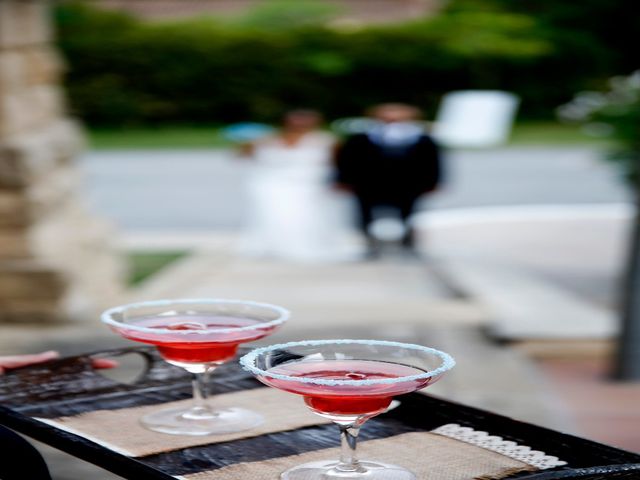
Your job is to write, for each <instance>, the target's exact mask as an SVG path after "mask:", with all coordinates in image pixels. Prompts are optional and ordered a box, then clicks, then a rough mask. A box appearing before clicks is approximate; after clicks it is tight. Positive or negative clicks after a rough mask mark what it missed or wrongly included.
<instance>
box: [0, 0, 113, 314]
mask: <svg viewBox="0 0 640 480" xmlns="http://www.w3.org/2000/svg"><path fill="white" fill-rule="evenodd" d="M49 8H50V5H49V2H48V1H47V0H0V323H1V322H52V321H64V320H69V319H77V318H85V319H87V317H88V316H93V315H95V312H96V311H97V310H98V309H100V308H102V307H103V306H106V305H109V304H111V303H113V302H114V301H116V300H117V297H118V296H119V294H120V293H121V289H122V286H123V282H122V277H123V275H122V273H123V268H122V267H123V263H122V261H121V260H120V258H119V256H118V255H117V253H116V252H115V250H114V249H113V248H112V241H113V232H112V231H111V230H110V228H109V227H108V226H107V225H106V224H105V223H104V222H101V221H99V220H98V219H96V218H95V217H93V216H91V215H89V214H88V213H87V212H86V211H85V209H84V208H83V205H82V203H81V201H80V200H79V198H78V196H77V193H76V192H77V190H78V188H77V187H78V183H79V174H78V171H77V167H76V165H75V160H76V159H77V157H78V155H79V154H80V153H81V152H82V149H83V146H84V138H83V134H82V130H81V128H80V126H79V125H78V123H77V122H75V121H74V120H72V119H71V118H69V117H68V116H67V114H66V113H65V99H64V92H63V89H62V86H61V81H62V80H61V78H62V73H63V69H64V63H63V61H62V59H61V58H60V56H59V54H58V51H57V50H56V49H55V47H54V46H53V44H52V42H53V34H52V26H51V18H50V13H51V12H50V11H49Z"/></svg>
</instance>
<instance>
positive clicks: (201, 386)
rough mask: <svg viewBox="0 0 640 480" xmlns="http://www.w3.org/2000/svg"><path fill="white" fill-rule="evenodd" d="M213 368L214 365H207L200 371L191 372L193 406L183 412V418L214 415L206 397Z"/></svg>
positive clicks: (207, 396)
mask: <svg viewBox="0 0 640 480" xmlns="http://www.w3.org/2000/svg"><path fill="white" fill-rule="evenodd" d="M213 370H215V367H213V366H208V367H205V368H204V369H203V370H202V371H199V372H193V373H192V374H193V379H192V380H191V385H192V387H193V407H192V408H190V409H189V410H187V411H186V412H185V413H184V417H185V418H189V419H197V418H202V417H211V416H212V415H214V412H213V410H212V408H211V407H210V406H209V405H208V404H207V399H208V398H209V379H210V377H211V372H213Z"/></svg>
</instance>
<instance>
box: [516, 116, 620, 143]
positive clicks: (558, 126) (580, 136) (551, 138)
mask: <svg viewBox="0 0 640 480" xmlns="http://www.w3.org/2000/svg"><path fill="white" fill-rule="evenodd" d="M608 143H609V140H607V139H606V138H602V137H593V136H589V135H587V134H585V133H584V132H583V131H582V129H581V127H580V125H567V124H563V123H556V122H522V123H518V124H516V125H515V126H514V127H513V130H512V132H511V139H510V141H509V144H510V145H518V146H519V145H538V146H544V145H550V146H557V145H592V146H593V145H607V144H608Z"/></svg>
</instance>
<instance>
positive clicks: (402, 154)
mask: <svg viewBox="0 0 640 480" xmlns="http://www.w3.org/2000/svg"><path fill="white" fill-rule="evenodd" d="M336 170H337V172H336V180H337V182H338V183H340V184H343V185H347V186H349V187H350V188H351V189H352V190H353V191H354V193H355V194H356V195H358V196H361V197H366V198H368V199H369V200H372V201H379V202H387V203H391V204H393V203H394V202H396V201H402V200H407V199H412V198H417V197H418V196H420V195H422V194H423V193H427V192H429V191H432V190H434V189H435V188H436V187H437V186H438V183H439V182H440V179H441V176H442V166H441V159H440V152H439V149H438V146H437V145H436V144H435V143H434V142H433V140H431V138H430V137H429V136H427V135H421V136H420V137H419V138H418V140H417V141H415V142H414V143H412V144H410V145H407V146H394V147H390V146H382V145H380V144H378V143H375V142H373V141H372V140H371V139H370V137H369V136H368V135H366V134H357V135H353V136H352V137H349V138H348V139H347V140H346V141H345V142H344V144H343V145H342V146H341V147H340V148H339V149H338V151H337V153H336Z"/></svg>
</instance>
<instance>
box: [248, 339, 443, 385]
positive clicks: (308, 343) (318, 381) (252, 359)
mask: <svg viewBox="0 0 640 480" xmlns="http://www.w3.org/2000/svg"><path fill="white" fill-rule="evenodd" d="M349 344H353V345H381V346H385V347H401V348H406V349H409V350H418V351H420V352H424V353H430V354H433V355H436V356H437V357H439V358H440V360H441V361H442V364H441V365H440V366H439V367H438V368H436V369H435V370H431V371H429V372H424V373H420V374H416V375H408V376H405V377H397V378H381V379H373V380H328V379H323V378H309V377H293V376H291V375H282V374H279V373H271V372H269V371H267V370H263V369H261V368H258V367H256V360H257V358H258V357H259V356H260V355H262V354H265V353H267V352H270V351H273V350H282V349H286V348H290V347H314V346H319V345H349ZM455 364H456V362H455V360H454V359H453V357H452V356H451V355H449V354H448V353H445V352H441V351H440V350H436V349H435V348H430V347H424V346H422V345H416V344H413V343H401V342H389V341H386V340H350V339H340V340H302V341H298V342H289V343H279V344H276V345H269V346H267V347H261V348H256V349H255V350H252V351H251V352H249V353H247V354H246V355H245V356H243V357H242V358H240V365H242V368H244V369H245V370H247V371H248V372H251V373H252V374H253V375H256V376H260V377H268V378H275V379H278V380H285V381H289V382H298V383H310V384H314V385H327V386H338V385H353V386H358V385H361V386H364V385H384V384H393V383H398V382H407V381H413V380H423V379H427V378H432V377H437V376H438V375H441V374H443V373H445V372H446V371H448V370H451V369H452V368H453V367H454V366H455Z"/></svg>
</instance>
